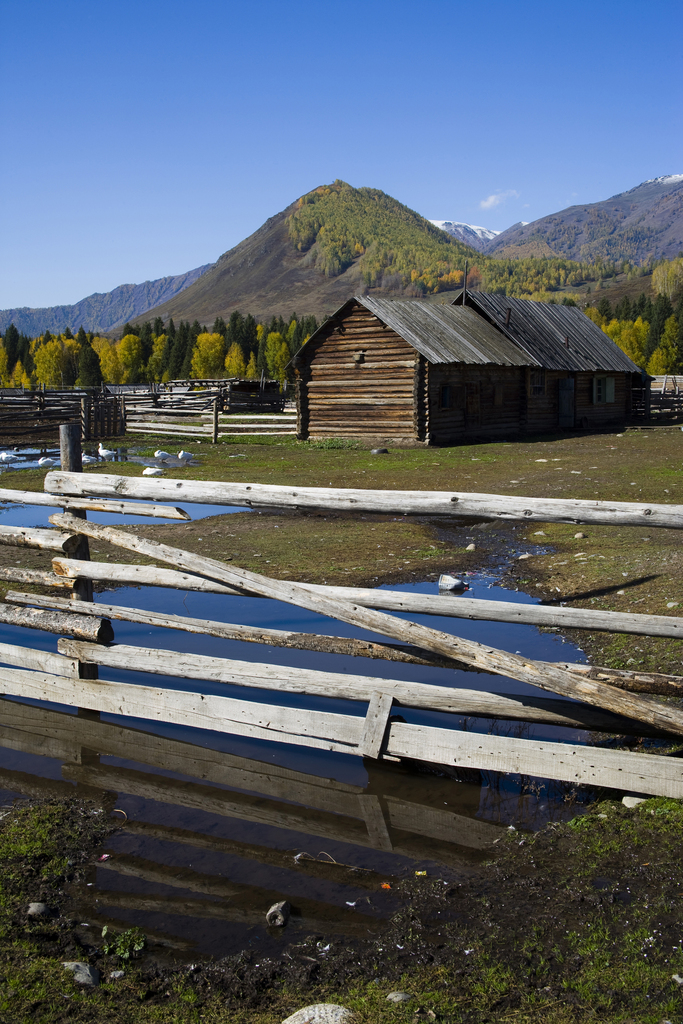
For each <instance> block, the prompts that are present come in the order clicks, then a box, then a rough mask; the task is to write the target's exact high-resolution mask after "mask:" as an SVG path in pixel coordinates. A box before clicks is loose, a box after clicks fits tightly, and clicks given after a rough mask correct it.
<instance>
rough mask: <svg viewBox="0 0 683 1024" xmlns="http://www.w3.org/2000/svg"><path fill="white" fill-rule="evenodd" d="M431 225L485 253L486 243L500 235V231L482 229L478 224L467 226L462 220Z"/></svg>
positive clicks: (437, 221) (443, 221) (439, 221)
mask: <svg viewBox="0 0 683 1024" xmlns="http://www.w3.org/2000/svg"><path fill="white" fill-rule="evenodd" d="M430 224H433V225H434V226H435V227H437V228H441V230H442V231H445V232H446V233H447V234H449V235H451V237H452V238H457V239H458V240H459V241H460V242H465V244H466V245H471V246H472V248H473V249H477V250H478V251H479V252H483V251H484V249H485V248H486V243H487V242H490V241H491V239H493V238H495V237H496V236H497V235H499V234H500V231H493V230H491V228H482V227H479V226H478V225H476V224H465V223H464V222H463V221H460V220H432V221H430Z"/></svg>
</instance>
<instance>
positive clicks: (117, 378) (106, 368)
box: [92, 338, 124, 384]
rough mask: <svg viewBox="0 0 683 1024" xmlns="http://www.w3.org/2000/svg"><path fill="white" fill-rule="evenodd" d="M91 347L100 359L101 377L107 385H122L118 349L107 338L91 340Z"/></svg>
mask: <svg viewBox="0 0 683 1024" xmlns="http://www.w3.org/2000/svg"><path fill="white" fill-rule="evenodd" d="M92 347H93V348H94V350H95V352H97V354H98V356H99V357H100V368H101V370H102V376H103V378H104V380H105V382H106V383H107V384H123V373H124V371H123V367H122V365H121V360H120V359H119V352H118V347H117V345H116V343H115V342H113V341H110V340H109V338H93V340H92Z"/></svg>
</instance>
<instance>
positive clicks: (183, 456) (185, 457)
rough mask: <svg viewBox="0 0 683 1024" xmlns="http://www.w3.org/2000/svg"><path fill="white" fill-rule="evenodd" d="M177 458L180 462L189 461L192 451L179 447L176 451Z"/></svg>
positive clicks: (191, 457) (192, 456)
mask: <svg viewBox="0 0 683 1024" xmlns="http://www.w3.org/2000/svg"><path fill="white" fill-rule="evenodd" d="M178 458H179V459H180V461H181V462H189V461H190V459H193V458H194V455H193V454H192V452H186V451H184V450H183V449H182V448H181V449H180V451H179V452H178Z"/></svg>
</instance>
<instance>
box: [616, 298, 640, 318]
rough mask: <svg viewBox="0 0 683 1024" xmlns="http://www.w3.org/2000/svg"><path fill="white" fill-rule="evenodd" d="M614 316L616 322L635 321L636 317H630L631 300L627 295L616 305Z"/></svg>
mask: <svg viewBox="0 0 683 1024" xmlns="http://www.w3.org/2000/svg"><path fill="white" fill-rule="evenodd" d="M614 315H615V316H616V318H617V320H636V319H637V317H634V316H632V315H631V300H630V299H629V297H628V295H624V297H623V299H622V300H621V301H620V302H618V303H617V305H616V308H615V310H614Z"/></svg>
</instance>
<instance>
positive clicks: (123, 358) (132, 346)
mask: <svg viewBox="0 0 683 1024" xmlns="http://www.w3.org/2000/svg"><path fill="white" fill-rule="evenodd" d="M116 348H117V351H118V355H119V362H120V364H121V370H122V373H123V381H122V383H123V384H138V383H139V382H140V380H141V379H142V342H141V341H140V339H139V338H138V336H137V334H126V335H124V337H123V338H121V341H120V342H119V343H118V345H117V346H116ZM100 365H101V360H100Z"/></svg>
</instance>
